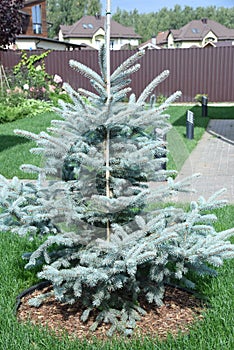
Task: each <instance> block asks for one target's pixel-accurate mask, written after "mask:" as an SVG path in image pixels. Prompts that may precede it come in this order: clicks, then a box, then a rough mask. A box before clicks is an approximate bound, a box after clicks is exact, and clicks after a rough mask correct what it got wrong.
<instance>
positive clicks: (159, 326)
mask: <svg viewBox="0 0 234 350" xmlns="http://www.w3.org/2000/svg"><path fill="white" fill-rule="evenodd" d="M50 290H51V287H45V288H44V289H42V290H35V291H33V292H32V293H30V294H28V295H25V296H24V297H22V298H21V303H20V305H19V307H18V310H17V318H18V320H19V321H20V322H27V321H29V322H31V323H32V324H34V325H41V326H45V327H47V328H48V329H51V330H52V331H53V332H55V334H56V335H58V336H61V334H62V333H64V332H66V333H67V334H68V335H69V336H72V337H76V338H79V339H82V338H83V339H84V338H86V339H91V338H92V337H93V336H95V337H98V338H100V339H106V338H107V336H106V331H107V330H108V329H109V328H110V325H109V324H104V325H101V326H100V327H99V328H98V329H97V330H96V331H95V332H91V331H90V330H89V327H90V326H91V324H92V322H93V319H92V318H91V319H90V320H88V322H86V323H83V322H82V321H81V320H80V316H81V314H82V306H81V304H80V303H76V304H74V305H68V304H62V303H59V302H58V301H56V300H55V298H54V297H50V298H48V299H47V300H46V301H45V302H43V304H42V305H41V306H40V307H38V308H35V307H32V306H29V305H28V300H29V299H31V298H33V297H35V296H38V295H40V294H41V293H47V292H48V291H50ZM140 304H141V306H142V307H143V308H144V309H145V310H146V312H147V313H146V315H145V316H143V317H142V319H141V321H138V322H137V327H136V328H135V330H134V334H136V335H141V336H151V337H156V336H157V337H159V338H160V339H162V340H163V339H165V338H166V337H167V335H168V333H170V334H172V335H173V336H176V335H177V334H178V332H182V333H187V332H189V328H190V326H191V325H192V323H194V322H195V321H196V320H199V319H202V318H203V315H202V313H203V311H204V303H203V302H202V301H201V300H200V299H197V298H196V297H195V296H194V295H193V294H191V293H189V292H187V291H185V290H181V289H178V288H175V287H171V286H167V287H166V292H165V297H164V305H163V306H161V307H157V306H156V305H153V304H152V305H151V304H150V305H149V304H148V303H146V302H144V301H143V300H142V301H141V302H140Z"/></svg>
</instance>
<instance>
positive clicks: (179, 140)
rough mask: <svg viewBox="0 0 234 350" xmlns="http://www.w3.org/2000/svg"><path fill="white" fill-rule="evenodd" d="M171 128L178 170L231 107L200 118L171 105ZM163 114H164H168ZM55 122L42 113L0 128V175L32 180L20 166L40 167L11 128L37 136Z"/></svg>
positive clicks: (171, 165) (172, 158) (172, 161)
mask: <svg viewBox="0 0 234 350" xmlns="http://www.w3.org/2000/svg"><path fill="white" fill-rule="evenodd" d="M187 110H191V111H192V112H193V113H194V139H193V140H189V139H186V112H187ZM167 112H168V113H169V114H170V115H171V118H170V122H171V124H172V126H173V128H172V129H171V130H170V131H169V133H168V135H167V141H168V149H169V151H170V153H169V157H168V158H169V162H168V169H175V170H178V171H179V170H180V169H181V166H182V165H183V163H184V161H185V160H186V158H187V157H188V156H189V154H190V152H191V151H192V150H193V149H194V147H196V144H197V142H198V141H199V140H200V138H201V137H202V135H203V133H204V131H205V129H206V127H207V124H208V122H209V119H210V118H212V119H216V118H219V119H222V118H223V119H228V118H233V116H234V107H209V109H208V117H201V107H200V106H184V105H182V106H171V107H170V108H169V109H168V111H167ZM167 112H166V113H167ZM52 119H55V115H54V114H53V113H45V114H41V115H39V116H35V117H31V118H25V119H21V120H17V121H15V122H12V123H6V124H1V125H0V174H2V175H4V176H5V177H7V178H12V177H13V176H18V177H19V178H35V176H34V175H33V174H26V173H24V172H22V171H21V170H20V169H19V167H20V165H21V164H28V163H29V164H35V165H38V166H39V165H40V164H41V158H40V157H39V156H35V155H32V154H31V153H30V149H31V148H32V147H34V146H35V145H34V143H33V142H30V141H29V140H27V139H24V138H21V137H19V136H16V135H15V134H14V132H13V130H14V129H23V130H28V131H32V132H35V133H39V132H40V131H42V130H46V128H47V127H48V126H49V125H50V121H51V120H52Z"/></svg>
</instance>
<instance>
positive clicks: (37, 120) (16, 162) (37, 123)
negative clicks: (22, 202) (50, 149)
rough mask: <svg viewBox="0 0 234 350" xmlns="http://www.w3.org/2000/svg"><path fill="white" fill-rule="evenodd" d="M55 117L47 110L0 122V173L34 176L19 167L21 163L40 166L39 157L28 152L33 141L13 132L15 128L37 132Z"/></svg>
mask: <svg viewBox="0 0 234 350" xmlns="http://www.w3.org/2000/svg"><path fill="white" fill-rule="evenodd" d="M52 119H55V114H54V113H52V112H47V113H45V114H39V115H38V116H34V117H31V118H24V119H20V120H16V121H14V122H12V123H5V124H0V174H2V175H4V176H5V177H7V178H12V177H13V176H18V177H19V178H20V179H22V178H29V179H31V178H35V175H33V174H26V173H24V172H22V171H21V170H20V169H19V167H20V165H22V164H35V165H38V166H40V163H41V157H40V156H35V155H33V154H31V153H30V149H31V148H33V147H35V143H34V142H33V141H30V140H28V139H25V138H23V137H20V136H17V135H15V134H14V130H15V129H22V130H27V131H31V132H35V133H39V132H40V131H42V130H46V128H47V127H48V126H50V121H51V120H52Z"/></svg>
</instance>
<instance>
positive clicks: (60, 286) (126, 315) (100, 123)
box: [0, 47, 234, 335]
mask: <svg viewBox="0 0 234 350" xmlns="http://www.w3.org/2000/svg"><path fill="white" fill-rule="evenodd" d="M143 54H144V52H143V51H139V52H137V53H136V54H134V55H133V56H131V57H130V58H128V59H127V60H126V61H125V62H124V63H122V64H121V65H120V67H118V68H117V69H116V70H115V71H114V72H113V73H112V74H111V79H110V82H111V84H110V96H108V95H107V89H106V84H107V83H106V81H107V77H106V52H105V48H104V47H103V48H102V49H101V50H100V52H99V64H100V72H101V74H100V75H99V74H97V73H96V72H94V71H93V70H91V69H90V68H88V67H86V66H85V65H83V64H81V63H79V62H76V61H74V60H71V61H70V65H71V67H72V68H73V69H75V70H76V71H77V72H78V74H83V75H84V76H86V77H87V78H89V79H90V83H91V85H92V87H93V88H94V89H95V91H96V92H95V93H94V92H90V91H87V90H84V89H79V90H78V91H75V90H74V89H73V88H72V87H71V86H70V85H69V84H64V88H65V89H66V91H67V93H68V94H69V96H70V99H71V102H70V103H66V102H64V101H61V102H60V107H59V108H57V109H56V112H57V113H59V114H60V119H58V120H54V121H52V123H51V127H50V128H49V129H48V130H47V132H41V133H40V134H39V135H36V134H33V133H30V132H27V131H22V130H16V131H15V132H16V133H17V134H18V135H21V136H24V137H27V138H30V139H32V140H34V141H35V142H36V144H37V147H35V148H34V149H32V152H33V153H35V154H42V155H43V159H44V163H43V167H41V168H39V167H35V166H33V165H23V166H22V169H24V170H25V171H30V172H36V173H37V174H38V181H37V183H36V184H28V183H26V184H25V183H21V182H20V181H19V180H18V179H14V181H13V182H8V181H7V180H6V179H4V178H3V177H1V188H2V191H1V199H0V201H1V206H2V214H1V216H0V223H1V226H0V228H1V230H6V229H7V230H9V228H10V229H12V230H13V231H14V232H16V231H19V232H20V234H28V233H30V234H31V235H33V234H45V233H46V234H48V233H49V235H46V236H45V239H44V241H43V243H42V244H41V245H40V246H39V247H38V249H37V250H36V251H34V252H33V253H31V254H30V257H29V261H28V263H27V265H26V268H32V267H35V266H37V265H41V266H42V270H41V272H39V274H38V276H39V278H40V279H45V280H48V281H50V282H51V284H52V287H53V293H54V295H55V297H56V299H57V300H58V301H60V302H63V303H64V302H66V303H70V304H73V303H76V302H77V301H80V302H81V303H82V305H83V314H82V320H83V321H84V322H85V321H87V320H88V318H89V317H90V315H91V314H92V311H93V310H96V312H97V313H96V314H97V316H96V319H95V321H94V323H93V324H92V326H91V330H95V329H96V328H97V327H98V326H99V325H100V324H101V323H103V322H105V323H110V325H111V326H110V328H109V331H108V334H109V335H112V334H113V332H115V331H119V332H123V333H124V334H130V333H131V332H132V330H133V329H134V327H135V325H136V321H137V320H138V319H139V318H140V317H141V316H142V315H144V314H145V311H144V309H143V308H142V307H141V305H140V303H139V297H140V296H144V298H145V299H146V300H147V302H148V303H155V304H157V305H162V303H163V297H164V290H165V285H166V284H167V283H177V284H178V283H180V284H181V285H185V286H187V287H190V288H194V287H195V283H194V281H192V280H190V279H189V277H188V276H189V274H188V272H190V271H193V272H194V273H195V274H199V275H206V274H208V275H215V274H216V270H215V269H214V268H212V266H213V267H217V266H220V265H221V264H222V263H223V259H226V258H231V257H233V256H234V246H233V245H232V244H231V243H230V242H229V241H228V238H229V237H230V236H231V235H232V234H233V230H228V231H224V232H216V231H215V229H214V227H213V222H214V221H215V220H216V217H215V216H214V215H213V214H207V212H206V210H207V209H212V208H215V207H218V206H221V205H223V204H224V203H223V202H222V201H219V200H218V199H217V196H216V195H214V196H213V197H212V198H210V199H208V201H206V200H205V199H204V198H200V199H199V201H198V202H192V203H191V205H190V209H189V210H188V211H185V210H183V209H182V208H178V207H174V206H165V205H161V206H160V205H159V204H160V202H162V199H164V198H166V197H167V196H170V195H171V194H172V193H174V192H175V191H178V190H187V182H186V181H185V182H184V183H176V182H174V180H173V179H172V175H173V174H174V172H171V171H167V170H165V169H164V167H163V166H162V165H163V164H164V163H165V161H166V160H167V158H166V156H167V152H168V151H167V149H166V147H165V141H164V138H163V137H160V138H158V137H156V135H155V129H157V130H160V135H161V136H163V135H165V134H166V132H167V131H168V130H169V128H170V126H169V123H168V118H169V116H168V115H167V114H165V113H164V112H165V110H166V108H167V107H168V106H169V104H171V103H172V102H173V101H175V99H176V98H178V97H179V96H180V92H175V93H174V94H173V95H172V96H170V97H169V98H168V99H167V100H166V101H165V102H164V103H163V104H162V105H160V106H156V105H152V106H151V108H146V100H147V99H148V98H149V97H150V96H151V94H152V92H153V91H154V90H155V88H156V87H157V85H158V84H160V83H161V82H162V81H163V80H164V79H166V78H167V76H168V74H169V72H168V71H165V72H163V73H162V74H160V75H159V76H158V77H156V78H155V79H154V80H153V81H152V82H151V83H150V84H149V85H148V86H147V87H146V88H145V90H144V91H143V92H142V94H141V95H140V96H139V97H138V98H137V97H136V96H135V95H134V94H131V95H130V97H129V101H128V103H122V102H121V101H122V100H123V98H125V97H126V95H127V94H129V93H130V91H131V89H130V88H129V87H128V86H129V83H130V81H131V79H130V76H131V74H133V73H134V72H136V71H137V70H138V69H139V68H140V65H139V64H138V63H137V62H138V60H139V59H140V58H141V57H142V55H143ZM161 181H167V186H160V182H161ZM151 182H158V183H159V186H155V188H154V189H153V188H151V187H150V183H151ZM152 203H157V205H152ZM195 274H192V275H195ZM45 297H46V296H45ZM41 302H42V301H41V299H40V300H39V299H32V300H31V304H32V305H35V306H39V305H40V303H41Z"/></svg>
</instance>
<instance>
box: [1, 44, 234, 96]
mask: <svg viewBox="0 0 234 350" xmlns="http://www.w3.org/2000/svg"><path fill="white" fill-rule="evenodd" d="M39 52H41V51H30V52H29V54H38V53H39ZM135 52H136V51H131V50H121V51H111V71H113V70H114V69H115V68H116V67H117V66H118V65H119V64H121V63H122V62H123V61H124V60H125V59H126V58H128V57H129V56H130V55H132V54H134V53H135ZM20 58H21V52H18V51H17V52H14V51H5V52H1V63H2V64H3V66H4V67H8V68H11V67H13V66H14V65H15V64H16V63H18V62H19V60H20ZM70 59H75V60H77V61H79V62H81V63H84V64H86V65H87V66H89V67H90V68H92V69H93V70H95V71H97V72H99V66H98V53H97V51H95V50H81V51H51V53H50V54H49V55H48V56H47V58H46V59H45V65H46V70H47V72H48V73H49V74H58V75H60V76H61V77H62V78H63V81H66V82H68V83H70V84H71V85H72V86H73V87H74V88H78V87H82V88H85V89H89V90H90V83H89V81H88V79H87V78H85V77H84V76H82V75H80V74H79V73H76V72H75V71H74V70H73V69H71V67H70V66H69V60H70ZM139 62H140V63H141V69H140V70H139V71H138V72H136V73H134V74H133V76H132V83H131V87H132V90H133V92H134V93H135V94H136V95H137V96H138V95H139V94H140V92H141V91H142V90H143V89H144V88H145V86H146V85H147V84H148V83H149V82H150V81H151V80H152V79H153V78H154V77H155V76H157V75H158V74H160V73H161V72H162V71H163V70H165V69H168V70H169V71H170V76H169V77H168V78H167V79H166V80H165V81H164V82H163V83H161V84H160V85H159V86H158V87H157V88H156V89H155V91H154V93H155V95H156V96H157V95H160V94H162V95H164V96H169V95H170V94H172V93H173V92H175V91H176V90H181V91H182V97H181V98H180V102H194V97H195V95H196V94H207V95H208V98H209V102H234V46H227V47H206V48H203V49H199V48H190V49H162V50H148V51H146V53H145V55H144V56H143V57H142V58H141V59H140V61H139Z"/></svg>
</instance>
